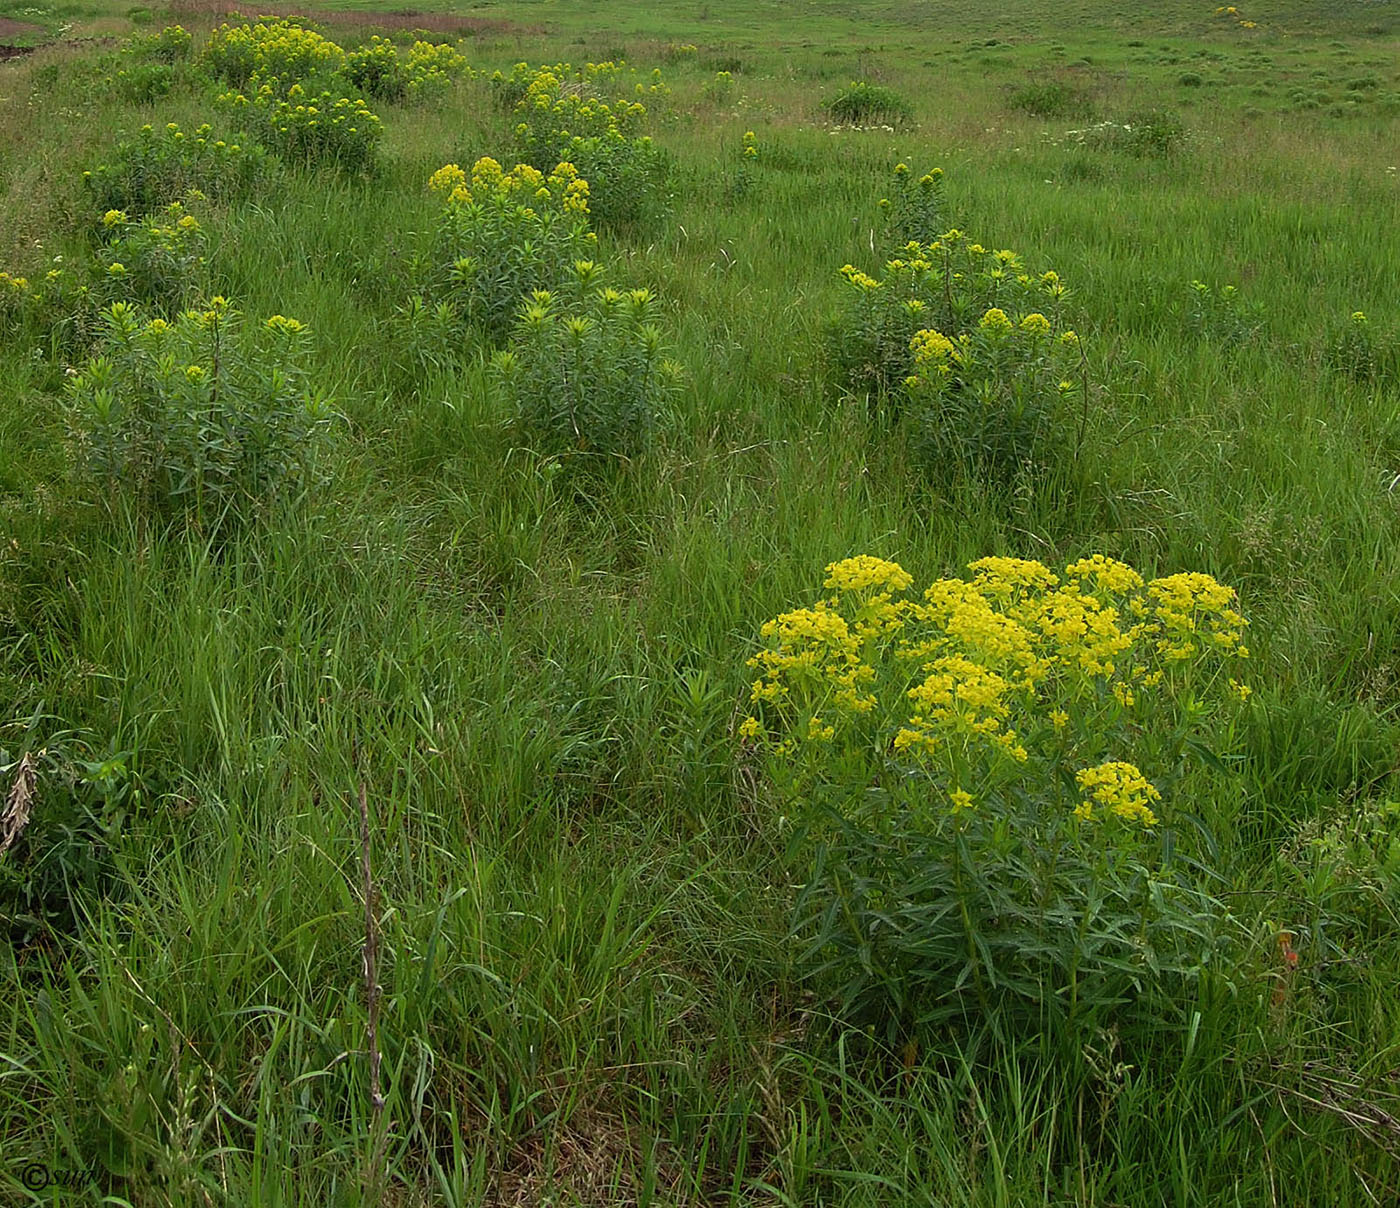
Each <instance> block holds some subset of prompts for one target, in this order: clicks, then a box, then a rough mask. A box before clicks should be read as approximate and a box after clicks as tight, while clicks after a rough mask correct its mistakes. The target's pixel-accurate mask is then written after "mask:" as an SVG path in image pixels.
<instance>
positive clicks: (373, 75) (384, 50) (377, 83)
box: [345, 35, 408, 101]
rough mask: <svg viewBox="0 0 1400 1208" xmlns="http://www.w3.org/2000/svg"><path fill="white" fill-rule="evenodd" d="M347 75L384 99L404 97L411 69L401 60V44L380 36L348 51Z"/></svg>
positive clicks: (363, 89) (363, 88) (369, 92)
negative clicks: (399, 47) (396, 44)
mask: <svg viewBox="0 0 1400 1208" xmlns="http://www.w3.org/2000/svg"><path fill="white" fill-rule="evenodd" d="M345 77H346V79H348V80H349V81H350V82H351V83H352V84H354V85H355V87H356V88H358V89H359V90H360V91H361V92H363V93H366V94H367V95H369V96H372V97H375V98H377V99H378V100H381V101H397V100H401V99H402V97H403V95H404V93H405V92H406V91H407V90H408V70H407V68H405V67H404V65H403V63H402V62H401V61H400V60H399V50H398V47H397V46H395V45H394V44H393V43H392V42H391V41H389V39H388V38H381V37H379V36H378V35H375V36H374V37H372V38H370V40H369V42H368V43H367V44H366V45H364V46H361V47H358V48H357V49H355V50H352V51H350V52H349V53H348V54H346V56H345Z"/></svg>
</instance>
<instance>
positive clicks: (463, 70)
mask: <svg viewBox="0 0 1400 1208" xmlns="http://www.w3.org/2000/svg"><path fill="white" fill-rule="evenodd" d="M407 72H408V88H407V91H408V97H409V99H410V100H423V99H425V98H427V97H429V96H431V95H433V94H434V93H438V92H442V91H445V90H446V89H447V87H448V86H449V85H450V84H451V83H452V81H453V80H457V79H461V78H462V77H464V76H465V77H467V78H470V77H471V75H472V70H471V68H470V67H469V66H468V65H467V60H466V57H465V56H464V55H462V54H461V53H459V52H458V51H457V49H456V48H455V47H453V46H450V45H449V44H448V43H446V42H422V41H418V42H414V44H413V45H412V46H411V47H409V50H408V67H407Z"/></svg>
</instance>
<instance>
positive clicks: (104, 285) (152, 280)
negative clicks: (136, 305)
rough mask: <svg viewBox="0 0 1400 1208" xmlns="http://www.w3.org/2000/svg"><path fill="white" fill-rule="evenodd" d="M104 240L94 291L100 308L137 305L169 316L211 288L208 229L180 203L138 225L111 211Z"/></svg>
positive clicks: (97, 259)
mask: <svg viewBox="0 0 1400 1208" xmlns="http://www.w3.org/2000/svg"><path fill="white" fill-rule="evenodd" d="M102 235H103V238H104V240H105V241H104V242H103V243H101V244H100V245H99V246H98V248H97V252H96V255H95V257H94V266H93V281H92V287H91V290H90V300H91V301H92V302H94V303H96V304H98V305H99V306H106V305H111V304H112V303H113V302H120V301H136V302H140V303H143V304H144V305H146V306H148V307H150V308H151V309H153V310H155V311H156V312H157V313H159V314H163V315H166V316H169V315H171V314H173V313H175V312H177V311H179V310H182V309H183V308H184V307H185V306H187V305H188V304H189V303H191V302H193V301H194V299H195V297H196V295H197V294H198V293H200V292H201V291H202V290H204V289H205V287H206V286H207V282H206V280H205V271H204V267H205V256H204V253H205V250H206V243H207V240H206V237H205V234H204V227H203V225H202V224H201V223H200V221H199V219H198V218H197V217H196V216H195V215H194V214H192V213H190V212H189V211H187V210H186V209H185V207H184V206H183V205H181V204H180V203H179V202H178V201H177V202H172V203H171V204H170V205H168V206H167V207H166V208H165V209H164V210H163V211H161V212H160V213H157V214H152V215H150V216H148V217H146V218H143V219H140V220H139V221H136V222H133V221H131V220H130V219H129V218H128V217H127V215H126V213H125V212H124V211H122V210H108V211H107V212H106V213H105V214H104V215H103V217H102Z"/></svg>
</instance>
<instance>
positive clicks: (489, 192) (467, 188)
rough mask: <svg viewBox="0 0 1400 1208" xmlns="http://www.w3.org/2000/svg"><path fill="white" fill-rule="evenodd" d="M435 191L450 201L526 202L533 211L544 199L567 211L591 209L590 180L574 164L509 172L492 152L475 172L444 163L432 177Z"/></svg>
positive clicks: (476, 165) (475, 166)
mask: <svg viewBox="0 0 1400 1208" xmlns="http://www.w3.org/2000/svg"><path fill="white" fill-rule="evenodd" d="M428 188H429V190H430V191H431V192H434V193H439V194H443V195H445V196H446V199H447V202H448V204H449V205H469V204H471V203H472V202H484V201H488V200H491V201H496V202H511V203H518V204H522V205H525V206H526V207H527V208H528V209H529V210H530V212H531V213H533V212H534V207H536V206H538V205H540V204H541V203H544V204H545V205H546V206H549V205H553V206H555V207H557V208H558V209H559V210H561V211H562V212H564V213H566V214H575V215H579V216H584V215H587V213H588V182H587V181H586V180H584V179H583V177H581V176H580V175H579V174H578V169H577V168H575V167H574V165H573V164H571V163H568V162H567V161H566V162H563V163H558V164H555V166H554V170H553V171H552V172H551V173H550V174H549V175H548V176H546V175H545V174H544V173H543V172H541V171H540V170H539V169H538V168H533V167H531V166H530V165H529V164H516V165H515V167H514V168H512V169H511V170H510V171H509V172H507V171H506V170H505V169H504V168H502V167H501V165H500V164H499V163H498V162H497V161H496V160H494V159H492V158H491V156H489V155H484V156H482V157H481V158H480V159H479V160H477V161H476V163H474V164H473V165H472V171H471V176H470V178H468V176H467V173H466V172H465V171H463V170H462V168H461V167H460V166H459V165H457V164H444V165H443V166H442V167H441V168H439V169H438V170H437V171H436V172H434V173H433V174H432V176H430V177H429V178H428Z"/></svg>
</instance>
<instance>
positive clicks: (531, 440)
mask: <svg viewBox="0 0 1400 1208" xmlns="http://www.w3.org/2000/svg"><path fill="white" fill-rule="evenodd" d="M601 278H602V269H601V267H600V266H599V265H597V264H595V263H594V262H592V261H586V260H585V261H580V262H579V263H577V264H576V265H575V266H574V269H573V274H572V280H571V281H570V282H568V283H567V285H566V287H565V288H564V289H562V290H561V291H559V294H558V296H556V295H555V294H552V293H550V292H548V291H545V290H537V291H536V292H535V293H534V294H533V295H532V296H531V298H530V300H529V302H528V303H526V305H525V306H524V307H523V308H522V310H521V312H520V318H519V320H518V322H517V323H516V325H515V330H514V332H513V334H512V337H511V342H510V347H509V348H508V349H506V350H505V351H503V352H500V353H498V354H497V355H496V358H495V361H494V363H493V364H494V369H495V372H496V376H497V380H498V382H499V383H500V385H501V388H502V393H503V394H504V395H505V397H506V398H507V399H508V400H509V401H510V404H511V408H512V410H513V412H514V415H515V421H516V424H517V426H518V429H519V431H520V434H521V436H522V437H523V438H524V439H525V441H526V443H528V444H529V446H530V447H531V448H533V449H535V450H536V451H537V452H539V453H541V454H542V455H544V456H546V457H571V458H577V457H586V458H589V459H591V460H594V461H596V459H600V458H610V459H617V458H626V457H631V456H634V455H635V454H637V453H639V452H641V450H642V449H643V448H645V446H646V445H647V443H648V441H649V440H650V438H651V435H652V432H653V430H654V429H655V427H656V424H657V421H658V420H659V419H660V418H661V416H662V415H663V414H664V413H665V412H666V411H667V410H668V409H669V407H670V403H671V399H672V398H673V396H674V393H675V388H676V384H677V381H678V378H679V369H678V367H677V366H676V365H675V364H674V362H672V361H670V360H668V359H667V358H666V356H665V351H664V341H663V339H662V334H661V328H660V326H659V323H658V321H657V320H658V315H657V305H656V298H655V297H654V296H653V295H652V294H651V292H650V291H648V290H645V289H633V290H625V291H624V290H617V289H611V288H609V287H607V286H603V285H599V284H598V282H599V281H600V280H601Z"/></svg>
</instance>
